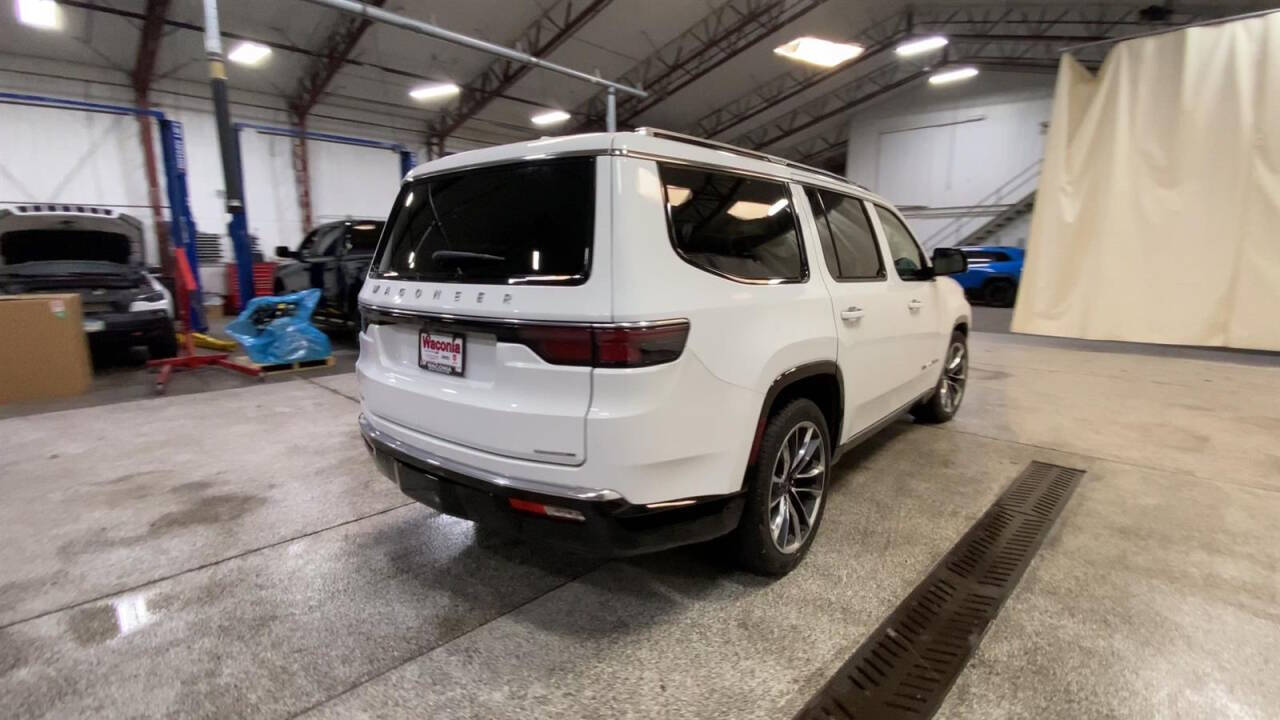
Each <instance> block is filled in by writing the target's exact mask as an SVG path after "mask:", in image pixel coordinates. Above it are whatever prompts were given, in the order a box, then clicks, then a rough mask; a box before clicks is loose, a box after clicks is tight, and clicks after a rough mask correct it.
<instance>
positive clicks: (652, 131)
mask: <svg viewBox="0 0 1280 720" xmlns="http://www.w3.org/2000/svg"><path fill="white" fill-rule="evenodd" d="M636 134H638V135H648V136H649V137H655V138H663V139H666V140H676V141H678V142H683V143H689V144H690V145H701V146H702V147H707V148H714V149H716V150H724V151H725V152H731V153H733V154H735V155H742V156H743V157H749V158H755V159H757V160H764V161H765V162H771V163H774V164H777V165H784V166H786V167H789V168H794V169H796V170H804V171H806V172H811V173H816V174H818V175H825V176H827V177H829V178H833V179H835V180H839V181H840V182H842V183H849V184H851V185H857V186H858V187H862V186H861V185H858V184H857V183H853V182H850V181H849V179H848V178H846V177H844V176H843V175H839V174H837V173H833V172H831V171H830V170H823V169H822V168H816V167H813V166H812V165H805V164H804V163H798V162H796V161H794V160H788V159H786V158H780V157H778V156H777V155H770V154H768V153H762V152H760V151H759V150H747V149H744V148H740V147H737V146H736V145H730V144H728V143H722V142H717V141H715V140H708V139H706V138H700V137H694V136H693V135H685V134H684V133H678V132H673V131H671V130H662V129H661V128H653V127H640V128H636Z"/></svg>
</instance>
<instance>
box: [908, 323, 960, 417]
mask: <svg viewBox="0 0 1280 720" xmlns="http://www.w3.org/2000/svg"><path fill="white" fill-rule="evenodd" d="M968 380H969V343H968V338H966V337H965V334H964V333H962V332H960V331H959V330H956V331H954V332H952V333H951V342H950V344H948V345H947V357H946V361H945V362H944V363H943V365H942V374H941V375H940V376H939V377H938V384H937V385H936V386H934V388H933V394H932V395H930V396H929V399H928V400H925V401H924V402H922V403H920V404H919V405H917V406H915V407H914V408H911V415H912V416H913V417H915V419H916V420H919V421H920V422H925V423H944V422H946V421H948V420H950V419H951V418H953V417H955V415H956V411H957V410H959V409H960V401H961V400H963V399H964V388H965V384H966V383H967V382H968Z"/></svg>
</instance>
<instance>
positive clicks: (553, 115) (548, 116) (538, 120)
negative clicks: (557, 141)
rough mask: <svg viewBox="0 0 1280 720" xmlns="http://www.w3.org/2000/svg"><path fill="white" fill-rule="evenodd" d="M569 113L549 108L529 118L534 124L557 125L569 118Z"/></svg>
mask: <svg viewBox="0 0 1280 720" xmlns="http://www.w3.org/2000/svg"><path fill="white" fill-rule="evenodd" d="M569 117H570V116H569V113H567V112H565V111H563V110H548V111H547V112H544V113H538V114H537V115H534V116H533V117H531V118H529V119H530V120H532V121H533V124H534V125H555V124H556V123H562V122H564V121H565V120H568V119H569Z"/></svg>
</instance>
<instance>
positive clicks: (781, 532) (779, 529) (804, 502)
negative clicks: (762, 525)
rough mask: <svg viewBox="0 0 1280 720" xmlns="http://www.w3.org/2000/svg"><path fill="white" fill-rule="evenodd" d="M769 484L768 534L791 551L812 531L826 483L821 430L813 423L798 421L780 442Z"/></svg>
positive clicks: (778, 547)
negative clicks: (780, 445)
mask: <svg viewBox="0 0 1280 720" xmlns="http://www.w3.org/2000/svg"><path fill="white" fill-rule="evenodd" d="M772 479H773V481H772V482H771V483H770V485H769V509H768V517H769V534H770V536H771V537H772V539H773V545H774V547H776V548H777V549H778V550H779V551H781V552H783V553H793V552H795V551H797V550H799V549H800V547H801V546H802V545H804V542H805V540H806V539H807V538H808V537H809V534H810V533H811V532H813V524H814V521H815V520H816V519H817V517H818V508H819V507H820V506H821V503H822V495H823V491H824V490H825V489H826V484H827V459H826V450H825V448H824V447H823V440H822V431H821V430H819V429H818V426H817V425H815V424H813V423H812V422H810V421H808V420H805V421H803V422H801V423H798V424H797V425H796V426H795V427H794V428H792V429H791V432H789V433H787V437H786V439H785V440H783V442H782V447H781V448H779V450H778V456H777V457H776V458H774V461H773V473H772Z"/></svg>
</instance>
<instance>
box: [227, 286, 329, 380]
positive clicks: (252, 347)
mask: <svg viewBox="0 0 1280 720" xmlns="http://www.w3.org/2000/svg"><path fill="white" fill-rule="evenodd" d="M319 302H320V290H319V289H316V288H312V289H311V290H303V291H302V292H296V293H290V294H288V295H269V296H267V297H256V298H254V299H252V300H250V301H249V304H248V305H246V306H245V308H244V311H243V312H241V313H240V316H239V317H237V318H236V319H235V320H233V321H232V322H230V323H229V324H228V325H227V334H228V335H230V336H231V337H232V338H233V339H235V341H236V342H238V343H240V346H241V347H243V348H244V351H245V353H247V354H248V355H249V359H250V360H252V361H254V362H255V363H258V364H259V365H278V364H280V363H295V362H309V361H312V360H323V359H325V358H327V357H329V355H331V354H332V353H333V347H332V346H331V345H330V344H329V338H328V336H326V335H325V334H324V333H322V332H320V331H319V330H318V329H316V326H315V325H312V324H311V314H312V313H313V312H315V310H316V305H317V304H319Z"/></svg>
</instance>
